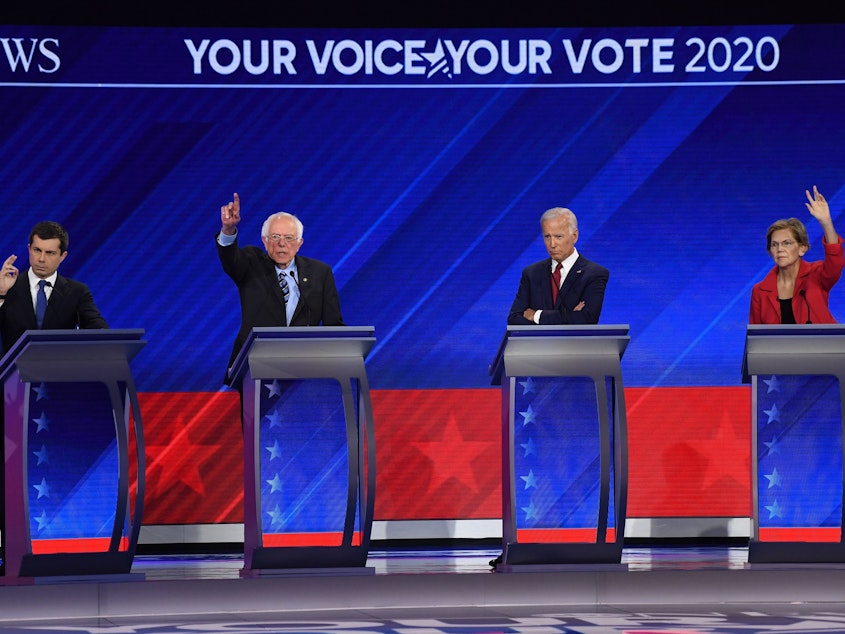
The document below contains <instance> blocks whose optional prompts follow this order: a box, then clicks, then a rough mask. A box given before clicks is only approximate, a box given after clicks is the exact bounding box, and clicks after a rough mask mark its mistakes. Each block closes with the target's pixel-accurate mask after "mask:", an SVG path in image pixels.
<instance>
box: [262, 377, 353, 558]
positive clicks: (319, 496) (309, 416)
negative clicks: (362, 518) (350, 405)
mask: <svg viewBox="0 0 845 634" xmlns="http://www.w3.org/2000/svg"><path fill="white" fill-rule="evenodd" d="M262 388H263V389H262V390H261V418H260V423H259V425H260V428H259V446H260V448H261V452H260V458H259V460H260V466H259V471H260V473H261V482H260V488H261V525H262V532H263V534H264V544H265V545H266V546H285V545H287V546H302V545H311V546H340V545H341V544H342V543H343V529H344V525H345V523H346V509H347V497H348V495H349V489H348V486H349V469H350V461H349V455H348V451H347V449H348V445H347V438H346V416H345V412H344V407H343V393H342V387H341V384H340V382H339V381H337V380H335V379H322V380H321V379H312V380H308V381H302V380H274V381H262ZM356 519H359V517H358V515H357V514H356ZM355 530H356V533H357V537H355V538H353V543H355V542H356V541H357V543H359V544H360V532H359V531H360V526H359V525H357V524H356V526H355Z"/></svg>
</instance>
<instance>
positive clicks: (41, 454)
mask: <svg viewBox="0 0 845 634" xmlns="http://www.w3.org/2000/svg"><path fill="white" fill-rule="evenodd" d="M32 454H33V455H34V456H35V457H37V458H38V463H37V464H36V466H38V465H42V464H45V463H46V464H50V460H49V458H48V457H47V446H46V445H41V450H40V451H33V452H32Z"/></svg>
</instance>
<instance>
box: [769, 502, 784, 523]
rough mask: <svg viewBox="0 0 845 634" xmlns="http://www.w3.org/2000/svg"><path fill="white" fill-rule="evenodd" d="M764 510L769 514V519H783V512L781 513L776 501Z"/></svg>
mask: <svg viewBox="0 0 845 634" xmlns="http://www.w3.org/2000/svg"><path fill="white" fill-rule="evenodd" d="M766 510H767V511H768V512H769V519H772V518H773V517H783V511H781V509H780V504H778V501H777V500H775V501H774V503H773V504H770V505H769V506H767V507H766Z"/></svg>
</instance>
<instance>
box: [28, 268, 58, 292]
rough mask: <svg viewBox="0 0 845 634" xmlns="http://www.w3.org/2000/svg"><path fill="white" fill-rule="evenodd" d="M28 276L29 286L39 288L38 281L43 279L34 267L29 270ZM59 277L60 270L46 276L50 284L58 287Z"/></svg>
mask: <svg viewBox="0 0 845 634" xmlns="http://www.w3.org/2000/svg"><path fill="white" fill-rule="evenodd" d="M27 276H28V277H29V287H30V288H32V289H35V290H38V282H39V281H40V280H41V278H40V277H38V276H37V275H36V274H35V273H33V272H32V268H30V269H29V270H28V271H27ZM58 277H59V272H58V271H53V274H52V275H51V276H50V277H48V278H45V279H46V280H47V281H48V282H50V286H52V287H53V288H56V278H58Z"/></svg>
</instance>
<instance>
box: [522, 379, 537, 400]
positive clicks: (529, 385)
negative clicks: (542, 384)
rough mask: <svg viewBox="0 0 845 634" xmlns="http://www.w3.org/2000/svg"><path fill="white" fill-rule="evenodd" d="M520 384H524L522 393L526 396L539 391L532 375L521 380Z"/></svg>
mask: <svg viewBox="0 0 845 634" xmlns="http://www.w3.org/2000/svg"><path fill="white" fill-rule="evenodd" d="M519 384H520V385H521V386H522V395H523V396H525V395H526V394H531V393H532V392H533V393H534V394H536V393H537V387H536V386H535V385H534V379H532V378H531V377H530V376H529V377H528V378H527V379H525V380H524V381H520V382H519Z"/></svg>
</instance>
